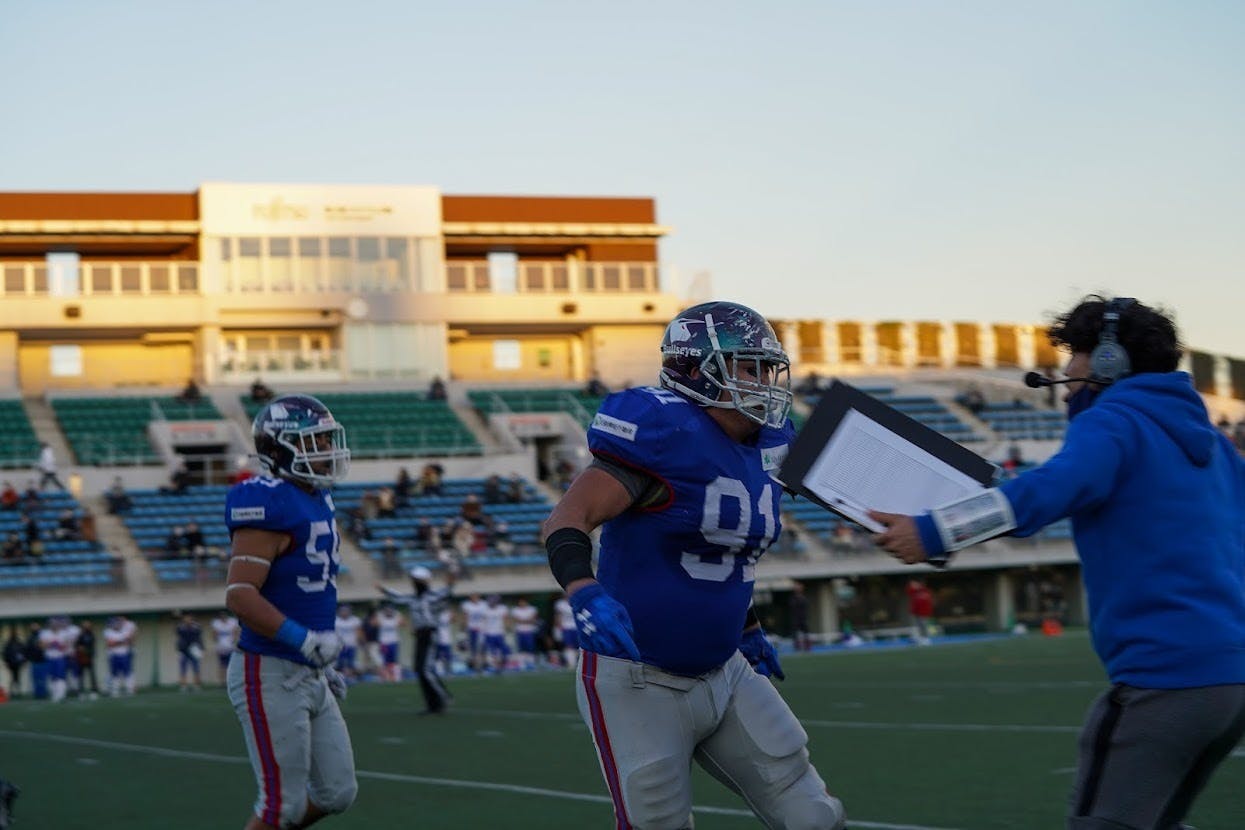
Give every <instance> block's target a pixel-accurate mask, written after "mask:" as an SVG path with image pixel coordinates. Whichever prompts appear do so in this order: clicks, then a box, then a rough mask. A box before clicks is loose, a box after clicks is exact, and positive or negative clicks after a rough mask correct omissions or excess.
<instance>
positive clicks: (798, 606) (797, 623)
mask: <svg viewBox="0 0 1245 830" xmlns="http://www.w3.org/2000/svg"><path fill="white" fill-rule="evenodd" d="M787 611H788V614H789V616H790V618H791V643H792V645H793V646H794V647H795V650H796V651H808V650H809V649H811V648H812V647H813V641H812V638H810V637H809V635H808V597H807V596H805V594H804V583H802V582H792V583H791V598H790V599H789V600H787Z"/></svg>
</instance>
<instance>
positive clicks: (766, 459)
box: [761, 444, 788, 473]
mask: <svg viewBox="0 0 1245 830" xmlns="http://www.w3.org/2000/svg"><path fill="white" fill-rule="evenodd" d="M787 448H788V445H787V444H781V445H779V446H777V447H766V448H765V449H763V450H761V469H763V470H764V471H765V472H767V473H768V472H769V471H770V470H777V469H778V468H779V467H781V466H782V462H783V461H784V460H785V459H786V457H787Z"/></svg>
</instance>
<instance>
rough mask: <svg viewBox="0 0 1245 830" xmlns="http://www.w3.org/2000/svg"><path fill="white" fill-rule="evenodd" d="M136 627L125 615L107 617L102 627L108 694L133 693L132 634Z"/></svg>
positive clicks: (115, 695)
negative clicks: (105, 652) (106, 653)
mask: <svg viewBox="0 0 1245 830" xmlns="http://www.w3.org/2000/svg"><path fill="white" fill-rule="evenodd" d="M137 629H138V627H137V626H136V625H134V623H133V622H131V621H130V620H128V619H126V618H125V617H121V616H116V617H109V618H108V624H107V625H106V626H105V627H104V647H105V648H106V649H107V650H108V694H110V695H111V696H113V697H117V696H119V695H122V694H129V695H132V694H134V634H135V632H136V631H137Z"/></svg>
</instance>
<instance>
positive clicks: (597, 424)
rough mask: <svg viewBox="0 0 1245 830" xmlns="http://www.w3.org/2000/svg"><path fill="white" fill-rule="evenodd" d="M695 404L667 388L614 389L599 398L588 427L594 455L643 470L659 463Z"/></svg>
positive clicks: (685, 422)
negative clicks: (615, 390) (609, 393)
mask: <svg viewBox="0 0 1245 830" xmlns="http://www.w3.org/2000/svg"><path fill="white" fill-rule="evenodd" d="M693 406H694V404H692V403H691V402H690V401H688V400H687V399H686V398H684V397H683V396H682V395H679V394H677V393H675V392H671V391H670V390H669V389H660V388H658V387H655V386H640V387H636V388H635V389H627V390H624V391H622V392H616V393H615V394H613V395H610V396H609V397H607V398H606V399H605V400H604V401H602V402H601V408H600V409H599V410H598V411H597V414H596V417H594V418H593V419H592V423H591V424H590V425H589V427H588V449H590V450H591V451H592V453H593V454H594V455H601V456H603V457H604V458H607V459H610V460H614V461H618V462H621V463H623V464H626V465H628V466H632V467H639V468H640V469H643V470H654V469H655V468H657V467H659V466H660V463H661V454H662V453H663V451H665V450H667V449H668V448H669V447H670V446H672V443H673V442H672V441H671V438H672V436H673V435H674V433H675V432H676V431H678V430H679V429H681V428H683V427H684V426H686V425H687V423H688V420H689V418H688V416H689V415H690V414H691V413H690V412H689V411H688V410H689V408H692V407H693Z"/></svg>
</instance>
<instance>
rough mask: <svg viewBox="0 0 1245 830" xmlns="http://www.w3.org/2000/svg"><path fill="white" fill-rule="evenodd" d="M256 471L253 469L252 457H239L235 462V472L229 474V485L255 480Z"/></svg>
mask: <svg viewBox="0 0 1245 830" xmlns="http://www.w3.org/2000/svg"><path fill="white" fill-rule="evenodd" d="M254 477H255V471H254V470H252V469H251V457H250V456H249V455H239V456H238V457H237V458H235V459H234V460H233V472H232V473H230V474H229V483H230V484H231V485H232V484H241V483H242V482H244V481H246V480H247V479H248V478H254Z"/></svg>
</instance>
